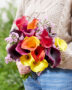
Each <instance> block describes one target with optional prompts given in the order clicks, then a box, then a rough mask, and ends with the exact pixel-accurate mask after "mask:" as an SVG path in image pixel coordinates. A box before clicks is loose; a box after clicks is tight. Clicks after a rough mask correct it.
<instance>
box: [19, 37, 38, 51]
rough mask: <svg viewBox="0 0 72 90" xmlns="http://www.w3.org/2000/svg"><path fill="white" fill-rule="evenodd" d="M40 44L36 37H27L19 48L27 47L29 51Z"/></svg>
mask: <svg viewBox="0 0 72 90" xmlns="http://www.w3.org/2000/svg"><path fill="white" fill-rule="evenodd" d="M39 44H40V41H39V39H38V38H37V37H35V36H32V37H27V38H25V39H24V40H23V42H22V45H21V48H22V49H28V50H30V51H34V50H35V49H36V48H37V47H38V46H39Z"/></svg>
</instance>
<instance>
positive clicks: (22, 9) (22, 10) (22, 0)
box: [11, 0, 25, 31]
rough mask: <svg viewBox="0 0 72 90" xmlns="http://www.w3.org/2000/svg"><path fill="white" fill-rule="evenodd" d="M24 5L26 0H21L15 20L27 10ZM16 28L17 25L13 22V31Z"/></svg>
mask: <svg viewBox="0 0 72 90" xmlns="http://www.w3.org/2000/svg"><path fill="white" fill-rule="evenodd" d="M24 6H25V0H20V2H19V6H18V8H17V12H16V16H15V20H16V19H17V18H19V17H21V16H22V15H23V14H24V11H25V8H24ZM15 28H16V25H15V24H14V23H13V25H12V27H11V31H12V30H13V29H15Z"/></svg>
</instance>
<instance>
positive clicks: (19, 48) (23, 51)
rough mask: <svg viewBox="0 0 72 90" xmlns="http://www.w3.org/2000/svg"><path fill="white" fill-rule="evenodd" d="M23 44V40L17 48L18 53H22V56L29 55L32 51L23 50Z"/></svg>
mask: <svg viewBox="0 0 72 90" xmlns="http://www.w3.org/2000/svg"><path fill="white" fill-rule="evenodd" d="M22 42H23V40H21V41H20V42H19V43H18V45H17V47H16V51H17V52H18V53H20V54H21V55H27V54H28V53H30V51H29V50H26V49H22V48H21V44H22Z"/></svg>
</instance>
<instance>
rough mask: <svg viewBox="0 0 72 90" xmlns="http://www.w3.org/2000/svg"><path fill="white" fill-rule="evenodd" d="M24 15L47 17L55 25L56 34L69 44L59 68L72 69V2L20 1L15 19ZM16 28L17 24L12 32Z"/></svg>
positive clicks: (69, 0)
mask: <svg viewBox="0 0 72 90" xmlns="http://www.w3.org/2000/svg"><path fill="white" fill-rule="evenodd" d="M23 15H27V16H31V17H32V16H33V17H34V16H35V17H39V18H41V19H43V17H45V16H47V17H48V21H51V22H53V23H55V32H56V33H57V35H58V36H59V37H61V38H62V39H64V40H65V41H66V42H67V43H68V48H67V50H66V51H65V52H62V55H61V57H62V62H61V63H60V66H59V67H60V68H64V69H72V27H71V26H72V19H71V16H72V0H20V4H19V7H18V10H17V14H16V18H15V19H17V18H19V17H21V16H23ZM30 19H31V18H30ZM14 28H16V26H15V24H13V26H12V28H11V30H13V29H14Z"/></svg>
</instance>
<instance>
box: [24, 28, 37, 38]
mask: <svg viewBox="0 0 72 90" xmlns="http://www.w3.org/2000/svg"><path fill="white" fill-rule="evenodd" d="M35 31H36V30H32V29H29V30H27V27H26V29H24V28H23V33H24V35H25V36H27V37H31V36H33V35H34V34H35Z"/></svg>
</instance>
